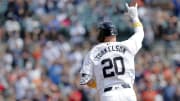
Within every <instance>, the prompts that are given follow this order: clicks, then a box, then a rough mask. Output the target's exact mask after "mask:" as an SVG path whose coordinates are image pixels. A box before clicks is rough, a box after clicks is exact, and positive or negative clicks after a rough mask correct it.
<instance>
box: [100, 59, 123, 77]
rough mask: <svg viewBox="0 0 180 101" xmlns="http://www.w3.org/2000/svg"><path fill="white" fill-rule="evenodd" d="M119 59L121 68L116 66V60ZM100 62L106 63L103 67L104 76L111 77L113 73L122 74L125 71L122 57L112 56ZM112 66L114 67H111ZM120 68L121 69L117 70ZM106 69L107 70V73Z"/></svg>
mask: <svg viewBox="0 0 180 101" xmlns="http://www.w3.org/2000/svg"><path fill="white" fill-rule="evenodd" d="M118 61H120V63H121V68H120V67H118V65H117V62H118ZM101 64H102V65H104V64H108V65H107V66H104V67H103V76H104V78H108V77H112V76H115V75H123V74H124V73H125V67H124V61H123V58H122V57H114V58H113V59H110V58H107V59H104V60H102V61H101ZM113 67H114V68H113ZM119 69H122V70H119ZM107 71H109V72H108V73H107Z"/></svg>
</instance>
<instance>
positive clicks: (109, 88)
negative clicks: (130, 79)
mask: <svg viewBox="0 0 180 101" xmlns="http://www.w3.org/2000/svg"><path fill="white" fill-rule="evenodd" d="M113 88H114V89H119V88H131V87H130V85H129V84H121V85H120V86H119V85H118V86H111V87H107V88H104V92H108V91H111V90H113Z"/></svg>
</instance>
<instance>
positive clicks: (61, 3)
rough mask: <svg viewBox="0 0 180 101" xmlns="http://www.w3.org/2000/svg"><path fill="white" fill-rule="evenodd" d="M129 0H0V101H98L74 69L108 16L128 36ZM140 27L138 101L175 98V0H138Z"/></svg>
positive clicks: (179, 100) (179, 6) (178, 11)
mask: <svg viewBox="0 0 180 101" xmlns="http://www.w3.org/2000/svg"><path fill="white" fill-rule="evenodd" d="M125 1H127V2H130V0H0V101H15V99H16V100H17V101H97V94H96V90H94V89H88V88H87V87H83V86H80V85H79V69H80V68H81V67H80V66H81V64H82V60H83V57H84V56H85V54H86V53H87V51H88V50H89V49H90V48H91V46H92V45H94V44H95V43H96V35H97V30H96V24H97V22H98V21H99V20H101V19H102V18H103V17H109V18H111V19H112V20H113V23H114V24H115V25H116V26H117V28H118V32H119V36H118V39H119V40H125V39H127V38H128V37H129V36H131V35H132V34H133V29H132V26H131V23H130V20H129V18H128V17H127V16H126V15H125V14H124V12H125V7H124V2H125ZM137 2H138V4H139V6H140V7H139V15H140V18H141V21H142V22H143V25H144V30H145V38H144V42H143V49H141V51H140V52H139V53H138V55H137V56H136V59H135V61H136V81H135V89H136V93H137V98H138V101H180V85H179V84H180V47H179V46H180V40H179V39H180V38H179V33H180V0H137Z"/></svg>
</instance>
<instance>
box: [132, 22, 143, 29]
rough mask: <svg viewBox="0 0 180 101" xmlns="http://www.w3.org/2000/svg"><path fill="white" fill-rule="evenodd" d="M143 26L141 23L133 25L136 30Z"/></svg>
mask: <svg viewBox="0 0 180 101" xmlns="http://www.w3.org/2000/svg"><path fill="white" fill-rule="evenodd" d="M141 26H142V24H141V22H135V23H133V27H134V28H136V27H141Z"/></svg>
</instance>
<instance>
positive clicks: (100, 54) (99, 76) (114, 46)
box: [80, 4, 144, 101]
mask: <svg viewBox="0 0 180 101" xmlns="http://www.w3.org/2000/svg"><path fill="white" fill-rule="evenodd" d="M126 7H127V9H128V15H129V16H130V18H131V19H132V24H133V27H134V29H135V34H134V35H132V36H131V37H130V38H129V39H128V40H126V41H122V42H116V35H117V32H116V29H115V26H114V25H113V24H112V23H111V22H110V21H103V22H101V23H100V25H99V37H98V40H99V41H100V43H99V44H97V45H96V46H94V47H93V48H92V49H91V50H90V51H89V53H88V54H87V56H86V57H85V59H84V63H83V66H82V69H81V71H80V75H81V79H80V84H81V85H88V86H89V87H92V88H96V89H97V90H98V93H99V96H100V100H101V101H136V95H135V92H134V89H133V83H134V79H135V67H134V57H135V55H136V53H137V52H138V50H139V49H140V48H141V46H142V40H143V38H144V31H143V26H142V24H141V22H140V20H139V18H138V12H137V4H136V5H135V6H130V7H129V6H128V4H126Z"/></svg>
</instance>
